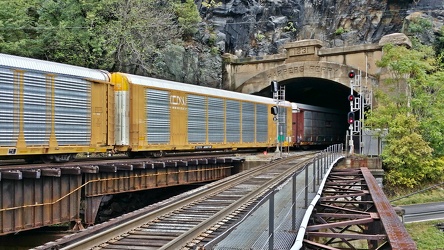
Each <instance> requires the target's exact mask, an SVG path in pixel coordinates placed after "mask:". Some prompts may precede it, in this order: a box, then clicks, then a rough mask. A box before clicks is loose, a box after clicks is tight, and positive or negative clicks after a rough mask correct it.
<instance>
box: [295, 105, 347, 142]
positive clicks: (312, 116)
mask: <svg viewBox="0 0 444 250" xmlns="http://www.w3.org/2000/svg"><path fill="white" fill-rule="evenodd" d="M343 120H344V114H343V112H340V111H338V110H334V109H328V108H323V107H317V106H313V105H307V104H299V103H298V104H297V109H295V108H293V131H294V137H295V139H296V140H295V143H294V146H295V147H301V148H305V149H307V148H309V147H310V146H319V145H332V144H336V143H341V142H343V141H344V138H345V129H346V128H345V127H344V126H343V124H344V122H343Z"/></svg>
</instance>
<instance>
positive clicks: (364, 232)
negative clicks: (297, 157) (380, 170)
mask: <svg viewBox="0 0 444 250" xmlns="http://www.w3.org/2000/svg"><path fill="white" fill-rule="evenodd" d="M323 184H325V185H323V190H322V194H321V195H320V196H319V199H318V202H317V203H316V205H315V207H314V209H313V212H312V214H311V216H310V220H309V223H308V226H307V227H306V229H305V237H304V239H303V247H304V248H305V249H331V250H333V249H338V250H339V249H403V250H409V249H417V248H416V244H415V242H414V241H413V240H412V239H411V238H410V236H409V234H408V233H407V231H406V229H405V227H404V225H403V224H402V222H401V220H400V219H399V217H398V216H397V214H396V212H395V210H394V209H393V207H392V206H391V204H390V202H389V201H388V199H387V198H386V196H385V194H384V193H383V191H382V189H381V188H380V187H379V186H378V183H377V182H376V180H375V178H374V177H373V175H372V174H371V173H370V171H369V170H368V169H367V168H360V169H332V171H331V172H330V174H329V175H328V177H327V178H326V180H325V181H324V183H323ZM321 187H322V185H321ZM315 199H316V198H315ZM292 249H293V248H292ZM294 249H299V248H294Z"/></svg>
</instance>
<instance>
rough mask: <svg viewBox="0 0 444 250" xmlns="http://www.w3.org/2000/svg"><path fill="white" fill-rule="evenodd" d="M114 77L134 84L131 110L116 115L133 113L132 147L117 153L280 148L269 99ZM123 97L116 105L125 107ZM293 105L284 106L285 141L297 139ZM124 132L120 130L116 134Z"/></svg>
mask: <svg viewBox="0 0 444 250" xmlns="http://www.w3.org/2000/svg"><path fill="white" fill-rule="evenodd" d="M114 75H118V76H114ZM111 79H112V81H121V82H127V83H128V86H129V87H128V89H129V91H128V93H127V94H128V97H129V103H130V105H129V109H128V110H124V109H122V107H118V108H116V110H119V109H122V110H121V111H120V112H117V111H116V116H117V115H118V113H120V116H121V118H120V120H124V116H125V115H126V114H129V125H128V126H129V128H130V133H129V141H128V145H126V146H125V145H123V144H119V143H116V150H117V151H129V152H140V153H143V152H149V151H169V150H177V151H179V150H210V149H230V148H232V149H236V148H253V147H255V148H261V147H263V148H266V147H272V146H275V145H276V141H277V137H276V123H275V122H274V121H273V116H272V115H271V114H270V113H269V110H270V108H271V106H272V105H273V104H274V103H273V102H272V100H270V99H268V98H263V97H254V96H251V95H247V94H241V93H234V92H228V91H224V90H216V89H211V88H204V87H200V86H195V85H187V84H182V83H176V82H171V81H165V80H160V79H154V78H148V77H141V76H135V75H129V74H123V73H113V77H112V78H111ZM114 84H115V85H116V86H117V85H118V84H119V83H117V82H115V83H114ZM117 90H119V89H117ZM117 96H118V95H116V105H120V104H119V102H118V101H117V99H118V97H117ZM249 99H251V101H250V100H249ZM122 103H123V104H125V101H123V102H122ZM284 106H285V105H284ZM284 106H283V107H284ZM290 106H291V105H289V104H286V107H285V108H282V112H283V113H282V117H281V119H282V121H283V123H282V124H281V128H280V129H281V131H282V135H283V138H286V137H287V136H288V135H291V133H290V132H291V123H289V122H288V121H289V120H291V108H290ZM118 120H119V119H116V124H119V122H118ZM119 129H120V130H121V129H122V128H119ZM119 129H117V128H116V133H117V131H118V130H119ZM116 137H117V135H116Z"/></svg>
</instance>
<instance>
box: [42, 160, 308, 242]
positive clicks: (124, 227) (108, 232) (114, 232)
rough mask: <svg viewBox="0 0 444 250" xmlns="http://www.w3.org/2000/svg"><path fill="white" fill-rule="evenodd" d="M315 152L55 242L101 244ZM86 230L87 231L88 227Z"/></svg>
mask: <svg viewBox="0 0 444 250" xmlns="http://www.w3.org/2000/svg"><path fill="white" fill-rule="evenodd" d="M314 154H315V153H309V154H305V155H303V156H301V155H299V156H294V157H289V158H285V159H280V160H277V161H274V162H272V163H270V164H264V165H262V166H259V167H256V168H253V169H249V170H246V171H243V172H241V173H239V174H236V175H233V176H230V177H227V178H225V179H223V180H221V181H217V182H214V183H212V185H210V186H209V187H208V188H206V189H205V190H203V191H202V192H199V193H195V194H191V195H189V196H187V197H185V198H183V199H181V200H179V201H177V202H174V203H170V204H165V205H164V206H163V207H162V208H159V209H157V210H155V211H151V212H148V213H145V214H141V215H138V216H136V217H135V218H134V217H133V218H130V219H128V220H125V221H122V222H121V223H119V225H115V226H113V227H110V228H107V229H103V230H101V231H99V232H95V233H94V235H87V236H84V237H73V239H72V240H65V242H63V240H61V241H59V243H57V242H56V244H55V245H56V246H57V248H58V249H88V248H93V247H95V246H98V245H100V244H103V243H106V242H108V241H109V240H111V239H115V238H117V237H119V236H121V235H122V234H124V233H127V232H129V231H131V230H132V229H134V228H137V227H140V226H142V225H144V224H146V223H147V222H149V221H153V220H155V219H157V218H159V217H160V216H162V215H165V214H168V213H171V212H172V211H175V210H177V209H180V208H182V207H184V206H186V205H188V204H190V203H193V202H196V200H202V199H205V198H207V197H210V196H212V195H215V194H217V193H220V192H222V191H224V190H226V189H228V188H230V187H233V186H236V185H238V184H241V183H242V182H243V181H245V180H248V179H250V178H252V177H254V176H257V175H260V174H262V173H265V172H267V171H268V170H270V169H273V168H274V167H276V166H278V165H281V164H284V163H286V162H291V161H292V160H294V159H296V158H301V157H307V156H311V155H314ZM285 172H286V173H287V174H288V173H289V172H294V168H292V170H291V171H290V170H288V171H285ZM281 178H283V177H281ZM263 186H264V188H261V189H260V191H264V190H266V189H267V188H269V187H267V185H263ZM257 193H259V191H258V192H256V194H257ZM252 196H253V195H251V196H250V195H249V196H248V197H246V198H244V199H242V201H241V202H245V201H246V200H248V199H251V197H252ZM241 202H236V204H232V205H230V208H234V207H238V206H239V204H240V203H241ZM227 213H228V212H227ZM222 214H223V213H222V212H219V213H217V216H216V215H215V216H213V217H214V218H209V219H207V220H206V221H205V222H202V223H201V225H200V227H201V228H202V227H203V226H204V225H209V224H211V223H214V221H215V220H216V219H217V217H221V216H222ZM193 231H194V232H197V231H199V230H198V229H194V230H193ZM84 233H86V231H85V232H84ZM186 234H188V233H186ZM194 235H195V233H194V234H193V237H194ZM188 238H190V237H185V236H181V237H180V238H178V239H177V240H175V243H171V244H174V245H175V244H182V243H183V242H184V241H185V239H188ZM178 242H180V243H178ZM45 246H48V247H52V248H54V244H46V245H45ZM37 249H45V248H37Z"/></svg>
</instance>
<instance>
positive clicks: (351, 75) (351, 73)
mask: <svg viewBox="0 0 444 250" xmlns="http://www.w3.org/2000/svg"><path fill="white" fill-rule="evenodd" d="M348 78H355V72H354V71H353V70H351V71H350V72H348Z"/></svg>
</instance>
